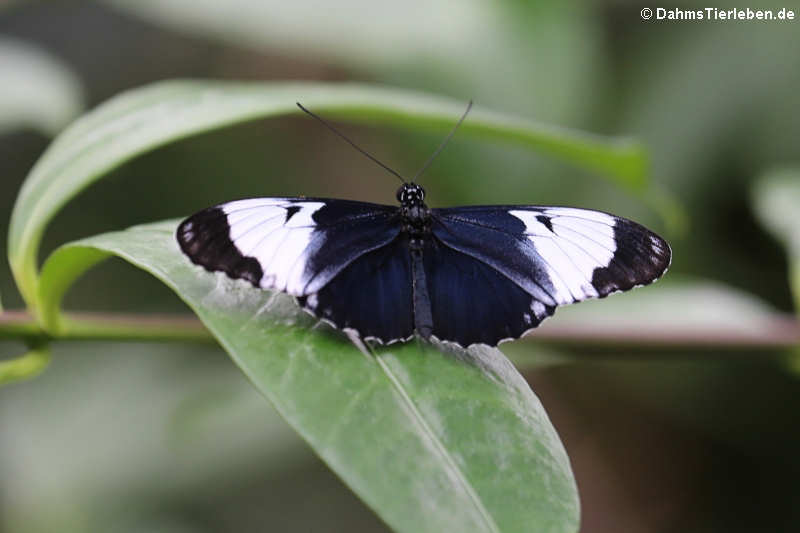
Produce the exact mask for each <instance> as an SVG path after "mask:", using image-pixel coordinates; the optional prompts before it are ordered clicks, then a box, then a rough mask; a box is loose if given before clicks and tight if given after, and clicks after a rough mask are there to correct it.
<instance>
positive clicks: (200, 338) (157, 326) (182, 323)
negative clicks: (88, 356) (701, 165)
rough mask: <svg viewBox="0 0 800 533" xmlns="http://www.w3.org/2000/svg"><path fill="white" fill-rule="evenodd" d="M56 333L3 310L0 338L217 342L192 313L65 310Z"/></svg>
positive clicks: (30, 319)
mask: <svg viewBox="0 0 800 533" xmlns="http://www.w3.org/2000/svg"><path fill="white" fill-rule="evenodd" d="M62 325H63V330H62V331H61V332H59V334H58V335H57V336H53V335H50V334H49V333H47V332H45V331H44V330H42V329H41V328H40V327H39V326H38V325H37V324H36V322H35V321H34V319H33V318H32V317H31V316H30V315H29V314H27V313H25V312H21V311H5V312H4V313H0V339H20V340H24V341H27V342H31V341H35V340H59V341H79V340H112V341H132V342H203V343H209V342H216V341H215V340H214V337H212V336H211V334H210V333H209V332H208V330H207V329H206V328H205V326H203V324H202V323H201V322H200V321H199V320H197V319H196V318H194V317H192V316H183V315H181V316H177V315H132V314H123V313H64V315H63V319H62Z"/></svg>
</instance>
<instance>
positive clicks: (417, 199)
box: [397, 183, 425, 207]
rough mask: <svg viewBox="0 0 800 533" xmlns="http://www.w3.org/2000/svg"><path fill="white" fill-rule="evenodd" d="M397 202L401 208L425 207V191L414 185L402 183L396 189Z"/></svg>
mask: <svg viewBox="0 0 800 533" xmlns="http://www.w3.org/2000/svg"><path fill="white" fill-rule="evenodd" d="M397 201H398V202H400V205H402V206H403V207H416V206H422V205H425V189H423V188H422V187H421V186H419V185H417V184H416V183H404V184H403V185H401V186H400V188H399V189H397Z"/></svg>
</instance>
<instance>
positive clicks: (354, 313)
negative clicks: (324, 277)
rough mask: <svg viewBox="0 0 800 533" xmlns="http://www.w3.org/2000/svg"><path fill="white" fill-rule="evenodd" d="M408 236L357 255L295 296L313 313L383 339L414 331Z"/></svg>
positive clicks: (388, 341)
mask: <svg viewBox="0 0 800 533" xmlns="http://www.w3.org/2000/svg"><path fill="white" fill-rule="evenodd" d="M411 277H412V274H411V254H410V251H409V243H408V237H407V236H406V235H400V236H399V237H397V238H395V239H394V240H393V241H392V242H390V243H389V244H386V245H384V246H381V247H380V248H376V249H374V250H372V251H370V252H367V253H365V254H363V255H362V256H360V257H358V258H357V259H356V260H354V261H353V262H351V263H350V264H349V265H347V266H346V267H345V268H344V269H342V270H341V271H340V272H339V273H338V274H337V275H336V276H335V277H334V278H333V279H331V280H330V281H329V282H328V283H327V284H326V285H325V286H324V287H322V288H320V289H319V291H318V292H316V293H314V294H310V295H308V296H303V297H300V298H298V301H299V303H300V304H301V305H303V306H304V307H305V308H306V309H308V310H309V311H311V312H312V313H313V314H314V315H315V316H317V317H319V318H322V319H324V320H327V321H329V322H331V323H332V324H333V325H334V326H336V327H338V328H342V329H351V330H354V331H355V332H356V333H357V334H358V335H359V336H360V337H362V338H364V339H367V340H370V339H375V340H378V341H380V342H382V343H384V344H391V343H393V342H396V341H404V340H408V339H409V338H411V337H412V336H413V334H414V314H413V313H414V311H413V305H412V287H411Z"/></svg>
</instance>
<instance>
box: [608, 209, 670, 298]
mask: <svg viewBox="0 0 800 533" xmlns="http://www.w3.org/2000/svg"><path fill="white" fill-rule="evenodd" d="M614 218H615V224H614V240H615V242H616V244H617V249H616V251H615V253H614V256H613V257H612V258H611V261H610V262H609V264H608V265H606V266H605V267H598V268H596V269H595V270H594V272H593V273H592V285H593V286H594V288H595V290H597V293H598V298H605V297H606V296H608V295H610V294H614V293H617V292H622V291H627V290H630V289H633V288H636V287H643V286H645V285H649V284H651V283H653V282H655V281H657V280H659V279H660V278H662V277H663V276H664V274H666V273H667V270H669V267H670V265H671V264H672V248H670V246H669V244H668V243H667V241H666V240H664V239H663V238H662V237H661V236H660V235H658V234H656V233H654V232H653V231H650V230H649V229H647V228H645V227H644V226H642V225H641V224H638V223H636V222H633V221H631V220H628V219H626V218H622V217H617V216H615V217H614Z"/></svg>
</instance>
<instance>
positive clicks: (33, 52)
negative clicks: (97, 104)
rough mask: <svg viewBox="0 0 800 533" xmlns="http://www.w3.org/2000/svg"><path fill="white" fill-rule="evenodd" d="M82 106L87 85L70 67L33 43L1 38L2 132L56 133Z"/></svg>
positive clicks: (0, 131)
mask: <svg viewBox="0 0 800 533" xmlns="http://www.w3.org/2000/svg"><path fill="white" fill-rule="evenodd" d="M82 107H83V89H82V87H81V83H80V81H79V80H78V77H77V76H76V75H75V73H74V72H72V71H71V70H70V69H69V67H67V66H66V65H64V64H63V63H61V61H59V60H58V59H57V58H56V57H53V56H51V55H50V54H49V53H47V52H46V51H45V50H42V49H39V48H38V47H37V46H34V45H33V44H31V43H28V42H25V41H20V40H17V39H10V38H7V37H2V38H0V133H3V132H7V131H12V130H15V129H18V128H35V129H37V130H39V131H41V132H42V133H44V134H45V135H47V136H51V135H55V134H56V133H57V132H58V131H59V130H60V129H61V128H63V127H64V126H66V125H67V124H68V123H69V122H70V121H71V120H72V119H73V118H75V117H76V116H77V115H78V114H79V113H80V112H81V109H82Z"/></svg>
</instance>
